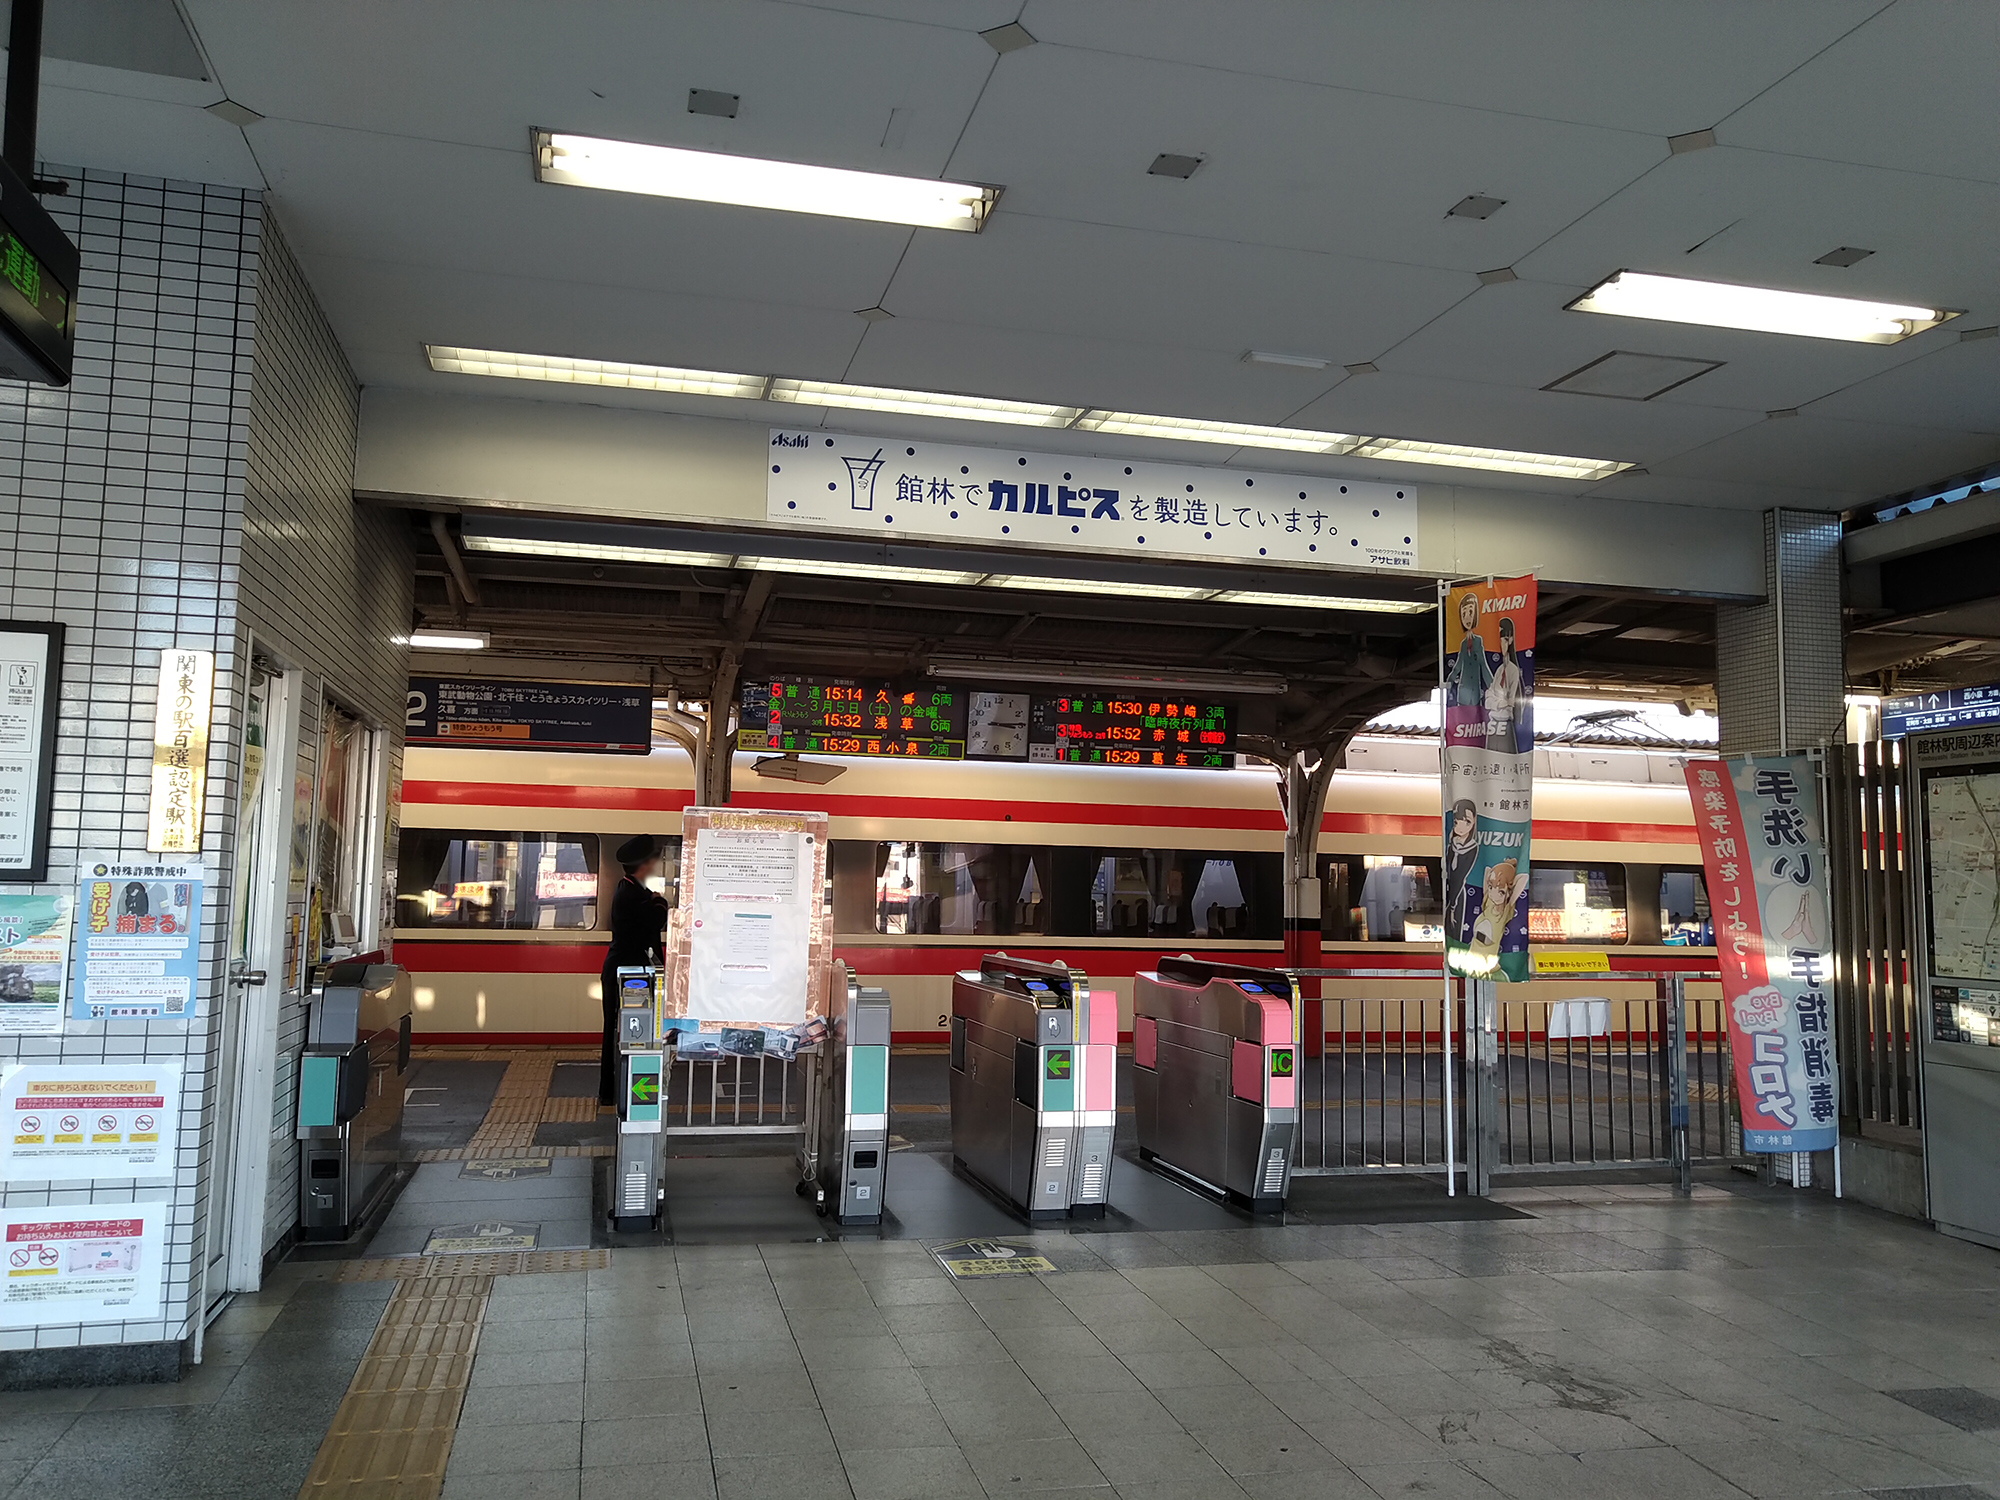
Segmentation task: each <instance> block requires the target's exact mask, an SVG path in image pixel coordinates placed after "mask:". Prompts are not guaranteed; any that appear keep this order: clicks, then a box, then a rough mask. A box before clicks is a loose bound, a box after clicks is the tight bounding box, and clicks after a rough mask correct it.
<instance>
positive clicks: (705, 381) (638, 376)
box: [424, 344, 765, 401]
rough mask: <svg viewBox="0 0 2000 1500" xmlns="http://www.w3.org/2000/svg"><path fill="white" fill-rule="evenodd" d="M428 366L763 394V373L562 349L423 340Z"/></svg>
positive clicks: (635, 387)
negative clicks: (507, 349)
mask: <svg viewBox="0 0 2000 1500" xmlns="http://www.w3.org/2000/svg"><path fill="white" fill-rule="evenodd" d="M424 355H425V357H426V358H427V359H429V360H430V363H431V368H432V369H433V370H437V371H439V372H440V373H442V374H446V375H496V376H499V377H501V378H502V379H508V380H548V381H554V382H555V383H556V384H558V385H602V386H609V387H611V388H612V389H614V390H632V391H663V392H666V393H668V394H670V395H677V396H734V397H738V398H747V399H749V400H752V401H754V400H756V399H757V398H759V397H760V396H762V395H763V394H764V384H765V381H764V377H763V376H761V375H732V374H729V373H727V372H725V371H721V370H688V369H681V368H678V367H676V366H673V365H628V364H620V363H619V362H617V361H616V360H608V359H571V358H569V357H568V356H566V355H561V354H508V353H504V352H502V351H500V350H497V349H459V348H455V347H453V346H451V345H448V344H426V345H424Z"/></svg>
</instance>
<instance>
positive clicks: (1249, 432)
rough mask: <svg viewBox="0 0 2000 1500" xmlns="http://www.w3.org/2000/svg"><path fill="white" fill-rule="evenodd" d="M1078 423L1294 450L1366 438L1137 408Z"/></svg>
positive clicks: (1089, 428)
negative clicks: (1158, 413)
mask: <svg viewBox="0 0 2000 1500" xmlns="http://www.w3.org/2000/svg"><path fill="white" fill-rule="evenodd" d="M1076 426H1077V430H1078V431H1079V432H1116V433H1122V434H1124V435H1126V436H1128V437H1160V438H1177V439H1179V440H1180V441H1182V442H1189V443H1221V444H1222V445H1224V446H1225V447H1230V448H1277V449H1281V450H1284V451H1287V452H1292V453H1345V452H1347V451H1348V450H1349V449H1350V448H1352V447H1353V446H1354V445H1355V444H1357V443H1360V442H1363V441H1365V440H1364V439H1362V438H1358V437H1356V436H1354V435H1353V434H1352V433H1347V432H1313V431H1311V430H1309V429H1307V428H1304V427H1263V426H1259V425H1258V424H1256V423H1254V422H1211V421H1209V420H1207V419H1206V418H1203V417H1154V416H1147V415H1145V414H1144V413H1141V412H1135V411H1087V412H1085V413H1084V414H1083V415H1082V416H1080V417H1078V418H1077V420H1076Z"/></svg>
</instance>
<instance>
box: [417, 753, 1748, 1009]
mask: <svg viewBox="0 0 2000 1500" xmlns="http://www.w3.org/2000/svg"><path fill="white" fill-rule="evenodd" d="M1537 756H1538V766H1537V775H1538V781H1537V785H1536V790H1535V824H1534V845H1533V866H1532V880H1533V884H1532V886H1531V888H1530V933H1531V937H1532V939H1533V940H1534V941H1535V942H1536V943H1537V944H1538V945H1542V946H1564V945H1572V946H1581V947H1587V948H1593V949H1608V950H1612V951H1613V952H1614V953H1615V954H1616V958H1615V960H1614V961H1615V963H1616V964H1617V966H1618V967H1619V968H1620V969H1645V970H1658V969H1665V968H1676V967H1686V968H1707V967H1710V966H1712V964H1713V950H1712V948H1708V947H1706V946H1704V945H1706V944H1707V943H1709V942H1711V941H1712V936H1711V933H1710V930H1709V927H1708V907H1707V901H1706V895H1705V892H1704V890H1703V887H1702V882H1701V876H1700V871H1699V851H1698V848H1697V845H1696V842H1695V831H1694V828H1693V824H1692V812H1691V809H1690V806H1689V802H1688V796H1687V792H1686V790H1685V787H1684V784H1683V783H1682V781H1681V776H1680V763H1681V761H1680V757H1678V756H1675V755H1672V754H1668V753H1664V752H1660V751H1649V750H1643V749H1639V750H1635V749H1624V748H1616V747H1610V748H1598V747H1574V746H1573V747H1550V748H1547V749H1543V750H1540V751H1538V752H1537ZM838 764H839V765H841V766H842V767H843V770H842V772H841V774H840V775H839V776H838V778H837V779H835V780H834V781H832V782H830V783H829V784H826V785H822V786H805V785H800V784H798V783H795V782H793V781H789V780H773V779H765V778H761V777H759V776H758V775H756V774H755V772H754V769H753V763H752V760H751V758H750V757H748V756H742V757H739V760H738V764H737V767H736V787H735V795H734V798H733V801H734V803H735V804H736V805H738V806H744V807H770V808H785V809H819V810H823V811H825V812H826V813H827V814H828V815H829V816H830V818H831V842H832V847H831V849H830V858H829V862H828V865H829V874H830V878H829V887H830V889H829V899H830V901H831V903H832V911H833V918H834V924H835V933H836V942H837V945H838V953H839V956H840V957H841V958H843V959H844V960H846V962H847V963H848V964H849V965H850V966H851V967H852V968H853V969H854V970H855V971H857V972H858V973H860V974H862V975H865V976H867V977H868V979H869V980H870V981H872V982H875V983H879V984H881V985H883V986H885V987H886V988H887V989H888V990H889V992H890V994H891V996H892V998H893V1002H894V1012H893V1027H894V1032H895V1038H896V1040H897V1041H899V1042H932V1041H942V1040H944V1039H945V1038H946V1037H947V1035H948V1019H947V1018H948V1015H949V1012H950V1008H951V1007H950V988H951V975H952V974H953V972H955V971H956V970H958V969H961V968H966V967H969V966H973V965H975V964H976V962H977V960H978V957H979V955H980V954H982V953H987V952H992V951H994V950H995V949H1005V950H1006V951H1008V952H1012V953H1020V954H1023V955H1024V956H1031V957H1035V958H1040V959H1048V960H1061V961H1064V962H1067V963H1069V964H1071V965H1073V966H1075V967H1077V968H1080V969H1082V970H1084V971H1085V972H1086V973H1088V974H1089V976H1090V978H1091V982H1092V984H1093V985H1094V986H1096V987H1099V988H1109V989H1112V990H1115V991H1116V992H1117V994H1118V996H1119V999H1120V1002H1121V1029H1123V1030H1125V1031H1128V1032H1129V1029H1130V1025H1131V1015H1130V1007H1131V987H1132V976H1133V974H1134V973H1136V972H1138V971H1139V970H1141V969H1144V968H1148V967H1150V966H1151V965H1152V963H1153V962H1154V961H1155V960H1156V959H1157V958H1158V957H1159V956H1160V955H1161V954H1163V953H1193V954H1199V955H1203V956H1207V957H1213V958H1216V959H1223V960H1228V961H1232V962H1242V963H1253V964H1261V965H1270V964H1273V963H1275V962H1277V961H1278V955H1279V954H1280V953H1281V952H1282V950H1283V871H1282V848H1283V842H1284V816H1283V814H1282V812H1281V811H1280V808H1279V802H1278V795H1277V781H1276V777H1275V774H1274V773H1273V772H1272V771H1271V770H1270V769H1269V768H1259V769H1237V770H1231V771H1208V770H1205V771H1178V770H1159V769H1141V768H1107V767H1100V766H1067V765H1003V764H995V763H982V762H949V763H911V762H902V761H899V762H893V763H885V762H882V761H869V760H859V759H856V760H845V761H841V762H839V763H838ZM1436 767H1437V759H1436V742H1435V740H1434V739H1429V738H1423V739H1414V738H1410V737H1396V736H1388V735H1382V736H1365V737H1363V738H1360V739H1357V740H1356V741H1355V742H1354V745H1353V746H1352V747H1351V748H1350V751H1349V755H1348V769H1343V770H1340V771H1338V772H1336V773H1335V776H1334V782H1333V787H1332V790H1331V792H1330V794H1329V796H1328V799H1327V805H1328V810H1327V814H1326V819H1325V823H1324V825H1323V827H1322V830H1321V833H1320V838H1319V848H1318V871H1319V874H1320V878H1321V882H1322V893H1323V899H1322V908H1323V915H1322V919H1321V932H1322V941H1323V944H1324V951H1325V955H1326V956H1325V960H1324V961H1325V963H1326V964H1327V965H1328V966H1329V967H1340V966H1355V967H1365V968H1368V969H1371V970H1390V971H1402V972H1407V973H1408V975H1409V978H1408V980H1406V981H1397V982H1394V983H1391V984H1388V985H1386V987H1385V984H1384V983H1383V982H1380V981H1376V982H1373V983H1372V988H1370V990H1369V993H1371V994H1379V995H1384V996H1389V995H1398V994H1402V993H1405V992H1407V993H1409V994H1412V995H1415V994H1424V993H1434V992H1435V987H1436V985H1437V983H1438V979H1437V974H1438V972H1439V947H1440V943H1441V941H1442V931H1443V928H1442V921H1443V918H1442V912H1441V910H1440V904H1439V894H1440V871H1439V846H1440V842H1441V839H1440V832H1439V823H1438V781H1437V769H1436ZM692 781H693V777H692V768H691V766H690V763H689V761H688V759H687V757H686V756H685V755H684V754H683V753H682V752H681V751H679V750H678V749H659V750H656V751H654V752H653V753H652V754H650V755H646V756H604V755H574V754H544V753H532V752H525V751H492V750H457V749H433V748H412V749H410V750H409V751H408V752H407V757H406V760H405V765H404V783H403V802H402V827H401V833H400V837H399V848H398V860H397V896H396V918H395V924H394V929H393V931H394V945H395V947H394V951H395V957H396V960H397V961H398V962H399V963H401V964H402V965H404V966H405V967H406V968H407V969H408V970H409V971H410V973H411V975H412V978H413V981H414V984H415V1004H416V1016H415V1031H416V1034H417V1035H418V1036H419V1037H420V1038H424V1039H427V1040H430V1041H432V1042H440V1043H472V1042H486V1043H496V1044H528V1043H543V1044H548V1043H580V1042H589V1041H592V1040H594V1039H595V1038H596V1036H597V1035H598V1032H599V1028H600V1025H601V1022H600V1019H599V1018H600V1002H599V994H598V972H599V970H600V968H601V967H602V963H603V956H604V945H605V944H606V942H607V941H608V938H609V934H608V932H607V931H606V930H605V928H606V918H607V915H608V912H609V909H610V893H611V887H612V885H613V884H614V883H615V881H616V880H617V878H618V876H619V873H620V872H619V870H618V868H617V866H616V864H615V863H614V861H613V858H612V851H613V850H614V849H615V848H616V847H617V845H618V844H619V843H620V842H621V841H622V840H624V839H625V838H627V837H629V836H630V835H632V834H634V833H640V832H650V833H655V834H658V835H660V836H661V837H662V838H663V839H664V840H665V841H666V842H667V845H668V855H667V858H666V860H665V862H664V869H665V874H664V875H663V877H662V883H663V887H664V889H665V890H666V893H667V895H668V896H669V898H670V899H672V898H674V897H675V895H676V894H677V889H676V870H677V855H678V849H679V837H680V832H681V811H682V809H683V808H684V807H685V806H686V805H687V804H688V803H689V801H690V800H691V797H692ZM1327 993H1328V995H1329V996H1336V995H1340V994H1342V993H1344V991H1343V990H1342V989H1341V988H1340V987H1338V986H1330V987H1329V988H1328V990H1327ZM1329 1009H1330V1010H1331V1007H1329ZM1329 1023H1330V1024H1331V1023H1332V1022H1331V1017H1329Z"/></svg>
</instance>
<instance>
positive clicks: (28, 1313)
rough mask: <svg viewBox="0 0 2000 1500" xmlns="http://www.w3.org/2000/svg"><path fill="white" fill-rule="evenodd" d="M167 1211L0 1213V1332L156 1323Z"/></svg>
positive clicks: (106, 1207) (89, 1206)
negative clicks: (40, 1326)
mask: <svg viewBox="0 0 2000 1500" xmlns="http://www.w3.org/2000/svg"><path fill="white" fill-rule="evenodd" d="M166 1222H167V1205H166V1204H164V1203H85V1204H78V1205H75V1206H72V1207H68V1208H10V1209H0V1328H33V1327H35V1326H36V1325H38V1324H55V1323H115V1322H119V1321H122V1320H129V1319H142V1318H157V1317H158V1316H159V1315H160V1280H161V1277H160V1270H161V1266H162V1264H163V1263H164V1261H165V1259H166V1255H165V1251H166Z"/></svg>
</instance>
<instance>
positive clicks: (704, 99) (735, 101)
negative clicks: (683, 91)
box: [688, 89, 743, 120]
mask: <svg viewBox="0 0 2000 1500" xmlns="http://www.w3.org/2000/svg"><path fill="white" fill-rule="evenodd" d="M742 102H743V99H742V96H741V95H738V94H725V93H723V92H722V91H721V90H719V89H689V90H688V113H689V114H691V115H714V116H715V117H716V118H717V119H718V120H733V119H735V118H736V107H737V106H738V105H739V104H741V103H742Z"/></svg>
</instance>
